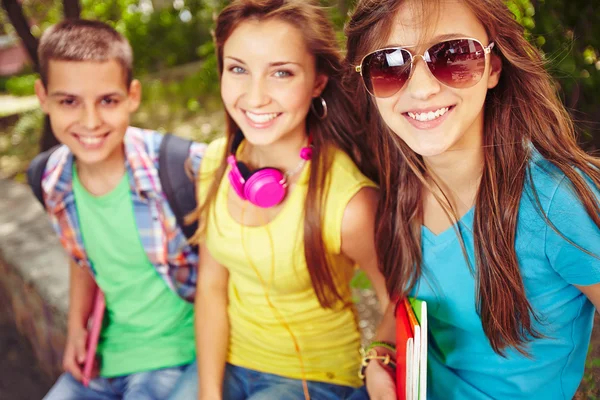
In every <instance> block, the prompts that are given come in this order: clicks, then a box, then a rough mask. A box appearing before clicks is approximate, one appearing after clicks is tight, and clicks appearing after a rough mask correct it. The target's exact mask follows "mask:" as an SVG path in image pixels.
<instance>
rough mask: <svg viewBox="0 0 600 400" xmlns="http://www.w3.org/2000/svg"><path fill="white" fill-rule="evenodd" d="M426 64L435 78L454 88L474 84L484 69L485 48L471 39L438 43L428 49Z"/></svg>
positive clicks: (479, 78)
mask: <svg viewBox="0 0 600 400" xmlns="http://www.w3.org/2000/svg"><path fill="white" fill-rule="evenodd" d="M428 53H429V59H430V61H429V60H428V62H427V64H428V65H429V69H430V70H431V73H432V74H433V76H435V77H436V79H437V80H439V81H440V82H442V83H444V84H445V85H448V86H450V87H453V88H456V89H463V88H468V87H471V86H474V85H475V84H477V82H479V81H480V80H481V77H482V76H483V72H484V71H485V50H484V49H483V46H482V45H481V43H479V42H478V41H476V40H473V39H456V40H448V41H446V42H441V43H438V44H436V45H434V46H432V47H431V48H430V49H429V50H428Z"/></svg>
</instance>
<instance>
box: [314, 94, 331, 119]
mask: <svg viewBox="0 0 600 400" xmlns="http://www.w3.org/2000/svg"><path fill="white" fill-rule="evenodd" d="M319 99H320V100H321V107H322V108H323V115H319V113H318V112H317V110H316V108H315V103H314V102H311V103H310V109H311V110H312V111H313V113H315V115H316V116H317V118H319V119H320V120H321V121H322V120H324V119H325V118H327V102H326V101H325V99H324V98H323V97H322V96H319Z"/></svg>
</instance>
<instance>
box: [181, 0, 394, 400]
mask: <svg viewBox="0 0 600 400" xmlns="http://www.w3.org/2000/svg"><path fill="white" fill-rule="evenodd" d="M316 3H317V2H316V1H315V2H313V1H306V0H237V1H233V2H232V3H231V4H230V5H229V6H227V7H226V8H225V9H224V10H223V11H222V12H221V14H220V15H219V16H218V18H217V23H216V29H215V40H216V48H217V58H218V68H219V74H220V77H221V96H222V100H223V104H224V106H225V110H226V122H227V131H226V137H225V138H222V139H218V140H216V141H215V142H213V143H212V144H211V145H210V146H209V147H208V149H207V151H206V154H205V157H204V158H203V161H202V165H201V170H200V178H199V179H200V180H199V194H200V201H199V204H200V208H199V210H198V216H199V217H200V222H201V227H200V230H199V233H198V237H199V239H200V243H201V246H200V247H201V248H200V255H201V256H200V261H199V272H198V273H199V276H198V282H199V284H198V295H197V297H196V326H197V331H196V333H197V335H196V336H197V350H198V375H197V376H198V378H199V380H198V381H196V380H195V379H192V380H191V381H190V382H191V385H192V386H194V385H196V382H200V385H199V394H198V396H196V394H194V391H196V390H197V389H195V387H192V388H191V389H190V388H189V385H190V382H188V388H187V389H185V387H184V386H183V385H184V384H182V387H180V388H179V389H178V390H177V391H176V393H175V394H174V395H173V397H174V398H176V399H185V400H189V399H192V398H196V397H198V398H200V399H228V400H245V399H253V400H260V399H282V400H284V399H290V400H295V399H309V398H311V397H312V398H313V399H319V400H328V399H332V400H333V399H335V400H338V399H347V398H349V397H350V396H351V395H352V394H353V393H354V392H355V388H356V387H357V386H360V385H361V384H362V382H361V380H360V379H358V376H357V374H356V371H357V368H358V366H359V364H360V354H359V348H360V333H359V329H358V324H357V320H356V314H355V310H354V307H353V303H352V297H351V291H350V287H349V283H350V279H351V278H352V277H353V275H354V272H355V265H359V266H360V267H361V268H362V269H363V270H364V271H365V272H366V273H367V275H368V276H369V278H370V279H371V280H372V281H373V283H374V287H375V289H376V291H377V294H378V297H379V300H380V302H381V303H382V304H383V305H387V302H388V300H387V293H386V290H385V282H384V279H383V276H382V275H381V273H380V272H379V270H378V261H377V257H376V252H375V242H374V232H375V229H374V225H373V223H374V220H375V212H376V208H377V201H378V194H377V191H376V189H375V185H374V184H373V182H372V181H371V180H370V179H368V178H367V177H366V176H365V175H364V174H363V172H361V170H360V169H359V167H362V168H363V171H364V172H365V173H367V174H368V173H369V162H371V158H370V157H369V155H368V153H367V152H366V150H367V149H368V146H367V145H366V143H365V142H364V138H363V137H361V136H360V132H358V131H357V130H356V128H355V127H356V126H359V123H358V120H357V113H356V112H354V111H353V110H354V109H353V104H352V100H351V98H350V95H349V94H348V93H347V92H345V91H344V90H343V89H342V83H341V77H342V75H343V72H344V68H343V67H342V59H341V57H340V55H339V50H338V47H337V42H336V39H335V37H336V36H335V33H334V30H333V28H332V26H331V24H330V23H329V21H328V19H327V15H326V14H325V12H324V9H322V8H320V7H318V6H317V5H316ZM371 171H374V169H373V168H371ZM372 174H373V173H372Z"/></svg>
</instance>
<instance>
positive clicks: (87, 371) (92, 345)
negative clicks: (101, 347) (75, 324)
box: [83, 288, 106, 387]
mask: <svg viewBox="0 0 600 400" xmlns="http://www.w3.org/2000/svg"><path fill="white" fill-rule="evenodd" d="M105 309H106V303H105V300H104V294H103V293H102V291H101V290H100V288H98V289H97V290H96V295H95V296H94V304H93V309H92V315H91V316H90V321H89V324H88V326H89V330H88V340H87V346H86V354H85V362H84V364H83V385H84V386H85V387H87V386H88V385H89V384H90V381H91V380H92V371H93V368H94V361H95V360H96V350H97V348H98V340H99V339H100V331H101V330H102V321H103V319H104V310H105Z"/></svg>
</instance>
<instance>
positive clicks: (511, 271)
mask: <svg viewBox="0 0 600 400" xmlns="http://www.w3.org/2000/svg"><path fill="white" fill-rule="evenodd" d="M411 1H415V2H416V4H417V6H420V8H419V9H418V10H420V11H422V13H423V17H424V18H432V17H434V18H435V16H436V15H435V13H436V12H439V4H440V0H437V1H435V0H411ZM462 1H463V2H464V4H465V5H467V6H468V7H469V8H470V10H471V11H472V12H473V13H474V14H475V16H476V17H477V18H478V19H479V21H480V22H481V24H482V25H483V26H484V27H485V29H486V30H487V34H488V36H489V37H490V40H491V41H494V42H495V44H496V46H495V49H494V52H493V53H492V57H491V59H492V62H493V63H501V64H502V72H501V76H500V81H499V83H498V85H497V86H496V87H495V88H494V89H491V90H489V91H488V94H487V97H486V100H485V105H484V113H485V114H484V115H485V118H484V132H483V154H484V162H483V175H482V177H481V183H480V186H479V188H478V192H477V196H476V199H475V216H474V223H473V225H474V226H473V235H474V241H475V243H474V245H475V267H474V268H473V269H474V274H475V278H476V282H477V285H476V298H477V304H476V307H477V311H478V313H479V315H480V317H481V320H482V324H483V329H484V331H485V334H486V336H487V337H488V339H489V341H490V344H491V346H492V348H493V349H494V351H495V352H496V353H498V354H500V355H505V354H506V353H505V350H506V348H507V347H511V348H514V349H516V350H518V351H519V352H521V353H522V354H525V355H527V354H528V353H527V351H526V344H527V342H528V341H530V340H531V339H533V338H537V337H540V333H539V332H538V331H537V330H536V328H535V326H534V321H535V320H537V319H538V318H537V316H536V313H535V310H533V309H532V306H531V304H530V302H529V300H528V299H527V296H526V294H525V290H524V286H523V280H522V277H521V273H520V266H519V262H518V259H517V254H516V250H515V238H516V231H517V216H518V211H519V205H520V199H521V197H522V194H523V190H525V188H526V186H527V187H528V188H529V187H531V189H532V190H531V191H532V192H533V200H534V203H535V204H536V205H537V207H538V208H539V211H540V212H541V215H543V217H544V219H545V220H546V222H547V223H548V224H549V225H550V226H551V227H552V228H553V229H555V230H556V228H555V227H554V226H553V225H552V223H551V222H550V221H549V220H548V218H547V216H546V215H545V213H544V211H543V210H542V209H541V205H540V201H539V199H538V197H537V193H536V192H535V187H534V185H533V183H532V182H531V181H530V179H531V174H530V171H529V161H530V159H531V156H532V151H534V150H533V148H534V149H535V150H537V151H539V153H540V154H541V155H542V156H543V157H544V158H546V159H547V160H548V161H550V162H551V163H553V164H554V165H555V166H556V167H558V168H559V169H560V170H561V171H562V172H563V173H564V174H565V175H566V176H567V178H568V179H569V180H570V182H571V185H572V188H573V190H574V192H575V193H576V194H577V196H578V198H579V200H580V201H581V203H582V204H583V205H584V206H585V209H586V211H587V213H588V214H589V216H590V218H591V219H592V220H593V221H594V222H595V223H596V225H598V226H600V206H599V204H598V201H597V199H596V198H595V196H594V193H593V192H592V190H591V189H590V187H589V186H588V185H587V184H586V181H585V178H584V177H582V175H581V174H580V173H578V170H579V171H580V172H582V173H584V174H585V175H587V176H588V177H589V178H590V181H591V183H592V185H594V186H595V188H596V189H598V188H600V172H599V171H600V160H599V159H598V158H594V157H592V156H590V155H587V154H586V153H585V152H584V151H583V150H582V149H581V148H580V147H579V146H578V145H577V141H576V137H575V131H574V126H573V123H572V120H571V118H570V117H569V115H568V113H567V111H566V110H565V108H564V106H563V105H562V103H561V102H560V100H559V96H558V93H557V90H556V87H555V85H554V83H553V81H552V79H551V77H550V76H549V74H548V73H547V72H546V70H545V68H544V62H543V60H542V58H541V56H540V54H539V52H538V51H537V49H536V48H534V47H533V46H532V45H531V44H530V43H529V42H527V41H526V40H525V39H524V36H523V28H522V27H521V26H520V25H519V24H518V23H517V22H516V21H515V19H514V18H513V16H512V14H511V13H510V11H509V10H508V8H507V7H506V5H505V4H504V2H503V1H502V0H462ZM403 2H404V1H403V0H377V1H375V0H360V1H359V2H358V5H357V7H356V10H355V12H354V14H353V15H352V17H351V20H350V22H349V24H348V25H347V26H346V34H347V38H348V42H347V49H348V53H347V63H348V64H350V65H357V64H359V63H360V60H361V59H362V57H364V56H365V55H366V54H368V53H369V52H371V51H373V50H376V49H377V48H379V47H381V46H382V45H384V44H385V43H384V42H382V41H385V40H387V38H388V37H389V36H390V33H391V31H392V28H393V25H392V24H393V22H394V18H395V17H396V15H397V12H398V9H399V7H400V6H401V4H402V3H403ZM429 20H430V19H428V21H429ZM433 21H435V19H434V20H433ZM358 78H359V76H358V74H352V75H349V82H348V83H349V84H352V85H353V87H354V88H355V90H357V91H358V94H357V96H356V97H357V99H358V100H357V101H358V103H359V104H358V106H359V107H360V109H362V110H365V111H366V118H367V121H366V124H367V126H368V131H367V132H368V133H369V135H370V137H369V141H370V142H371V143H373V146H374V151H375V152H376V154H377V156H378V169H379V177H380V186H381V191H382V193H383V196H382V198H381V200H380V204H379V209H378V222H377V232H376V243H377V246H378V254H379V255H380V263H381V267H382V271H383V273H384V275H385V277H386V281H387V286H388V290H389V292H390V293H393V294H395V295H399V296H404V295H406V294H408V293H409V292H410V291H411V290H412V289H414V288H415V285H416V283H417V280H418V279H419V278H420V276H421V274H422V265H421V264H422V254H421V225H422V222H423V205H422V196H421V194H422V193H423V188H424V187H427V186H428V185H429V183H428V182H430V181H431V180H432V179H433V180H434V178H433V177H432V176H431V175H432V174H429V173H428V171H427V168H426V167H425V164H424V163H423V159H422V157H421V156H419V155H418V154H416V153H414V152H413V151H412V150H411V149H410V148H409V147H408V146H407V145H406V144H405V143H404V142H403V141H402V140H401V139H400V138H399V137H398V136H397V135H396V134H394V132H392V131H391V130H390V129H389V128H388V127H387V126H386V125H385V123H384V122H383V120H382V119H381V117H380V116H379V113H378V111H377V107H376V105H375V102H374V100H373V98H372V97H371V96H369V95H368V93H367V92H366V90H365V89H364V86H363V85H362V84H360V82H358V81H357V80H358ZM509 127H510V128H509ZM434 185H435V183H434ZM438 201H439V202H440V204H441V205H442V207H443V208H444V209H445V210H447V212H448V213H449V216H450V217H451V218H452V220H454V221H457V220H458V217H457V215H456V213H455V212H453V211H452V206H451V204H450V203H449V201H448V198H447V197H444V196H442V197H441V198H439V199H438ZM457 231H458V234H459V238H460V239H461V245H462V246H463V252H464V241H463V240H462V236H461V235H460V228H457ZM559 233H560V232H559ZM572 244H573V245H576V244H574V243H572ZM580 249H581V248H580ZM581 250H582V251H586V250H585V249H581ZM465 255H466V253H465ZM467 262H468V260H467Z"/></svg>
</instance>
